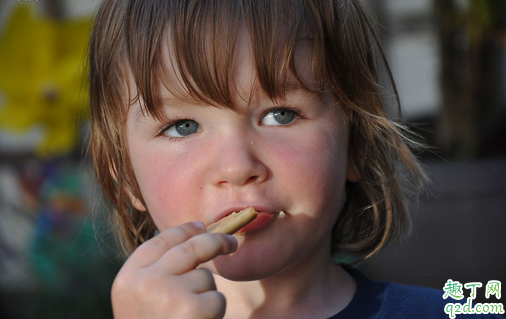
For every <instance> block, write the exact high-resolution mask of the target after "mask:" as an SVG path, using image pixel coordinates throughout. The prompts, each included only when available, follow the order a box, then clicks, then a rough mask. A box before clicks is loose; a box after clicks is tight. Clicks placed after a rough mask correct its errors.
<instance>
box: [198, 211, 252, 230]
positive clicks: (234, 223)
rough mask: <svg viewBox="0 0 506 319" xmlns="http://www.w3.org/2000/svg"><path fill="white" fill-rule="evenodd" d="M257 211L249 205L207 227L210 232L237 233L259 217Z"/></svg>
mask: <svg viewBox="0 0 506 319" xmlns="http://www.w3.org/2000/svg"><path fill="white" fill-rule="evenodd" d="M257 215H258V213H257V211H256V210H255V209H254V208H253V207H248V208H246V209H243V210H241V211H240V212H238V213H236V212H233V213H232V214H230V215H228V216H227V217H224V218H222V219H221V220H219V221H218V222H216V223H213V224H211V225H210V226H209V227H208V228H207V232H208V233H224V234H228V235H232V234H235V233H236V232H237V231H239V230H240V229H241V228H243V227H244V226H246V225H248V224H249V223H251V222H252V221H253V220H255V218H257Z"/></svg>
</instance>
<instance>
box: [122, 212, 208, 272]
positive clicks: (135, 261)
mask: <svg viewBox="0 0 506 319" xmlns="http://www.w3.org/2000/svg"><path fill="white" fill-rule="evenodd" d="M204 231H205V226H204V224H202V223H201V222H194V223H186V224H183V225H180V226H177V227H173V228H169V229H167V230H165V231H163V232H161V233H160V234H158V235H156V236H155V237H153V238H151V239H149V240H148V241H146V242H145V243H143V244H142V245H140V246H139V247H138V248H137V249H136V250H135V251H134V252H133V254H132V256H130V258H128V260H127V261H126V263H125V265H124V266H123V268H127V269H128V268H131V269H136V268H143V267H147V266H150V265H152V264H154V263H155V262H156V261H157V260H158V259H160V257H162V256H163V255H164V254H165V253H166V252H167V251H168V250H170V249H171V248H173V247H174V246H177V245H179V244H181V243H183V242H185V241H186V240H188V239H189V238H191V237H193V236H195V235H198V234H201V233H203V232H204Z"/></svg>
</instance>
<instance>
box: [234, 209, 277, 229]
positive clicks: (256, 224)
mask: <svg viewBox="0 0 506 319" xmlns="http://www.w3.org/2000/svg"><path fill="white" fill-rule="evenodd" d="M277 216H278V214H277V213H275V214H270V213H266V212H262V211H260V212H258V216H257V218H255V220H254V221H252V222H251V223H249V224H248V225H246V226H244V227H243V228H241V229H240V230H239V231H238V232H237V233H238V234H246V233H251V232H253V231H256V230H259V229H261V228H264V227H266V226H268V225H269V224H271V223H272V222H273V221H274V219H276V217H277Z"/></svg>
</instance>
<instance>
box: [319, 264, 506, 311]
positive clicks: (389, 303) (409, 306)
mask: <svg viewBox="0 0 506 319" xmlns="http://www.w3.org/2000/svg"><path fill="white" fill-rule="evenodd" d="M348 271H349V272H350V274H351V275H352V276H353V278H354V279H355V281H356V282H357V291H356V293H355V296H354V297H353V299H352V300H351V302H350V304H349V305H348V306H347V307H346V308H344V309H343V310H342V311H341V312H340V313H338V314H337V315H335V316H333V317H331V318H329V319H348V318H353V319H407V318H409V319H418V318H420V319H425V318H436V319H438V318H441V319H443V318H445V319H448V318H449V316H448V315H447V314H446V313H445V311H444V309H445V305H446V304H447V303H456V302H459V303H465V300H461V301H456V300H454V299H451V298H447V299H443V294H444V291H443V290H442V289H441V290H437V289H432V288H427V287H417V286H409V285H401V284H396V283H392V282H376V281H373V280H371V279H369V278H367V277H366V276H365V275H364V274H362V273H361V272H359V271H357V270H348ZM491 302H493V301H491ZM497 302H500V301H499V300H497ZM455 318H456V319H459V318H461V319H472V318H480V319H485V318H494V319H496V318H497V319H504V317H502V316H500V315H497V314H481V315H477V314H456V315H455Z"/></svg>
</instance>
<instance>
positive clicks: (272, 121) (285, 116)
mask: <svg viewBox="0 0 506 319" xmlns="http://www.w3.org/2000/svg"><path fill="white" fill-rule="evenodd" d="M295 116H296V113H295V112H294V111H291V110H288V109H276V110H273V111H270V112H269V113H267V114H265V116H264V117H263V118H262V124H264V125H288V124H290V123H292V122H293V121H294V120H295Z"/></svg>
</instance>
